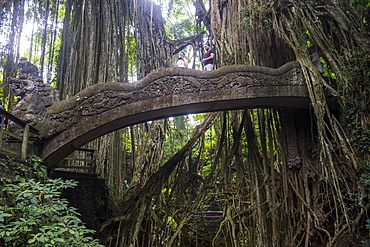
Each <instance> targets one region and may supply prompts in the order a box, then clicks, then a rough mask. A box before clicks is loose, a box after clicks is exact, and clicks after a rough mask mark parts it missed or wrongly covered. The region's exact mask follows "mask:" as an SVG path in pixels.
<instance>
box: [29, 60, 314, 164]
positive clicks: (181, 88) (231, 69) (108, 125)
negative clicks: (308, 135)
mask: <svg viewBox="0 0 370 247" xmlns="http://www.w3.org/2000/svg"><path fill="white" fill-rule="evenodd" d="M309 104H310V100H309V97H308V92H307V87H306V83H305V81H304V77H303V73H302V70H301V69H300V65H299V63H298V62H290V63H287V64H285V65H284V66H282V67H280V68H278V69H271V68H266V67H259V66H247V65H233V66H225V67H222V68H220V69H217V70H214V71H211V72H205V71H198V70H192V69H185V68H174V67H171V68H165V69H161V70H159V71H155V72H153V73H151V74H149V75H148V76H146V77H145V78H143V79H141V80H140V81H138V82H136V83H113V82H112V83H100V84H96V85H93V86H91V87H89V88H86V89H84V90H83V91H81V92H80V93H78V94H77V95H76V96H74V97H72V98H70V99H68V100H65V101H61V102H58V103H54V104H53V105H52V106H51V107H49V108H48V109H47V114H46V118H45V120H44V121H42V122H39V123H38V124H37V125H36V126H35V127H36V128H37V129H39V130H40V133H41V136H42V138H43V140H44V144H43V145H42V146H41V148H40V153H39V155H40V157H41V158H42V159H44V162H45V164H46V165H47V166H49V167H51V166H53V165H55V164H56V163H57V162H59V161H61V160H62V159H63V158H65V157H66V156H67V155H69V154H71V153H72V152H73V151H74V150H76V149H77V148H79V147H81V146H82V145H84V144H86V143H88V142H90V141H92V140H93V139H95V138H97V137H100V136H102V135H105V134H107V133H109V132H112V131H115V130H118V129H121V128H124V127H127V126H130V125H134V124H138V123H142V122H145V121H149V120H155V119H160V118H165V117H170V116H178V115H185V114H190V113H199V112H211V111H221V110H232V109H242V108H308V107H309Z"/></svg>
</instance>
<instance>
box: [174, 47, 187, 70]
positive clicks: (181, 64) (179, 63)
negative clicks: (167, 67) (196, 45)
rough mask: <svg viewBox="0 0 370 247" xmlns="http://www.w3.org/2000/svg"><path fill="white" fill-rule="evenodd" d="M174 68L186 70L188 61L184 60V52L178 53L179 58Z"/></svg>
mask: <svg viewBox="0 0 370 247" xmlns="http://www.w3.org/2000/svg"><path fill="white" fill-rule="evenodd" d="M175 67H183V68H187V67H188V61H186V58H185V52H183V51H182V52H180V56H179V58H178V59H176V63H175Z"/></svg>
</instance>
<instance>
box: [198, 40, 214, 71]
mask: <svg viewBox="0 0 370 247" xmlns="http://www.w3.org/2000/svg"><path fill="white" fill-rule="evenodd" d="M204 49H206V53H205V54H204V57H203V59H202V61H201V62H202V63H204V70H205V71H211V70H213V60H214V57H215V55H216V53H215V51H214V50H213V49H211V46H210V45H209V43H206V44H205V45H204Z"/></svg>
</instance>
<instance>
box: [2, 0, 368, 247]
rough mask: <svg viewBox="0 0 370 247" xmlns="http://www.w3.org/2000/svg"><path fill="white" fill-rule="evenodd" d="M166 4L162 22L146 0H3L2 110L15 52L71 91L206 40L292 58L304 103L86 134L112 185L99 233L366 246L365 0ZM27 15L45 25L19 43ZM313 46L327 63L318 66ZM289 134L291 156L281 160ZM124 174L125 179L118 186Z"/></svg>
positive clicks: (223, 61) (272, 59)
mask: <svg viewBox="0 0 370 247" xmlns="http://www.w3.org/2000/svg"><path fill="white" fill-rule="evenodd" d="M161 5H162V7H163V8H164V6H165V7H166V10H167V12H168V13H167V17H166V18H167V19H166V18H163V12H162V9H161V8H160V6H159V5H157V4H155V3H154V2H152V1H150V0H132V1H129V0H120V1H112V0H85V1H82V0H67V1H65V2H62V1H58V0H54V1H51V0H44V1H35V2H28V1H18V0H13V1H10V0H8V1H6V0H5V1H1V5H0V6H1V24H0V26H1V30H2V31H1V35H2V36H3V37H4V39H3V44H2V45H3V46H2V47H1V49H2V50H1V57H2V62H1V66H2V75H3V77H2V78H3V79H2V85H1V86H2V95H1V96H2V99H3V100H4V102H6V105H7V108H8V109H9V110H11V109H12V107H13V106H14V104H15V99H14V96H13V95H11V93H10V92H9V90H8V85H7V80H9V79H10V78H12V77H15V75H16V73H17V68H16V61H17V60H18V59H19V57H20V56H27V57H28V59H29V60H30V61H32V62H34V63H36V64H37V65H39V66H40V68H41V71H42V72H43V73H44V74H43V75H44V78H45V80H47V81H48V82H49V83H51V84H53V85H54V86H55V87H56V88H57V89H58V90H59V94H60V98H61V99H66V98H69V97H71V96H73V95H75V94H76V93H78V92H79V91H80V90H82V89H84V88H86V87H88V86H90V85H93V84H96V83H99V82H108V81H119V82H122V83H129V81H131V80H132V79H137V78H142V77H143V76H145V75H147V74H148V73H150V72H151V71H153V70H156V69H158V68H160V67H161V66H163V61H165V60H166V59H167V58H168V57H172V56H175V55H176V54H177V53H178V52H180V51H181V50H184V49H186V50H187V51H189V52H188V54H191V55H192V56H193V59H194V61H197V60H198V61H199V60H200V59H201V57H202V54H203V50H202V44H203V43H204V42H206V41H209V42H211V43H212V45H213V46H214V48H215V50H216V61H217V62H216V66H217V67H221V66H225V65H230V64H250V65H261V66H267V67H273V68H277V67H279V66H281V65H283V64H284V63H286V62H289V61H292V60H297V61H298V62H299V63H300V64H301V67H302V69H303V72H304V76H305V79H306V82H307V87H308V89H309V96H310V99H311V102H312V104H311V108H310V110H300V111H297V110H293V109H248V110H239V111H226V112H217V113H204V114H198V115H196V116H180V117H175V118H170V119H163V120H156V121H152V122H148V123H143V124H139V125H137V126H131V127H129V128H125V129H122V130H119V131H117V132H114V133H111V134H108V135H106V136H104V137H101V138H99V139H98V140H95V141H93V142H91V143H89V144H87V146H88V147H93V148H94V149H97V150H98V155H97V159H98V172H99V174H100V176H101V177H103V178H104V179H106V181H107V185H108V186H109V187H110V188H111V202H112V203H111V208H110V211H109V215H107V219H106V220H105V221H104V222H103V223H102V225H101V226H100V228H99V229H98V235H97V237H98V238H99V239H100V241H101V243H102V244H104V245H105V246H235V247H236V246H361V245H364V246H366V244H369V243H370V241H369V240H368V239H370V236H369V232H368V231H369V230H368V229H367V228H366V224H368V220H369V219H368V216H367V214H368V209H369V205H370V204H369V194H368V189H369V183H370V176H369V149H370V128H369V123H370V122H369V113H370V112H369V99H370V97H369V96H370V95H369V86H370V81H369V73H370V72H369V67H370V58H369V54H370V42H369V27H368V21H369V13H370V12H369V9H370V3H369V2H368V1H353V0H351V1H345V0H343V1H332V0H330V1H296V0H283V1H280V0H279V1H278V0H272V1H267V0H243V1H236V0H222V1H216V0H210V1H207V2H203V1H200V0H196V1H195V2H190V1H170V2H168V3H167V2H166V3H164V2H162V3H161ZM188 6H194V8H195V10H194V15H193V16H190V17H187V18H188V19H189V20H190V21H186V20H182V19H181V18H180V17H182V16H183V15H185V12H186V11H187V10H188V9H189V7H188ZM190 9H191V8H190ZM31 13H32V14H31ZM170 16H173V17H174V18H175V19H177V20H178V21H179V22H178V23H173V19H171V18H170ZM26 20H32V22H33V23H34V27H36V26H38V27H39V29H37V28H35V30H38V31H34V32H33V36H32V37H33V38H32V41H31V43H30V46H29V47H26V48H27V49H26V53H25V54H21V48H22V49H23V47H21V46H22V45H21V34H22V30H23V29H24V28H25V27H24V23H25V22H26ZM181 20H182V21H181ZM311 49H314V50H315V52H316V53H317V54H318V56H319V59H320V62H321V64H322V65H323V69H322V70H320V69H318V68H317V66H316V65H315V64H314V63H313V61H312V51H311ZM193 69H195V67H193ZM51 75H53V76H51ZM292 133H294V134H295V135H296V137H297V140H298V142H297V145H296V150H295V152H298V153H299V155H300V158H301V165H300V166H299V167H289V166H288V159H289V154H290V153H291V152H293V150H292V149H291V147H290V146H289V145H288V144H289V143H288V142H289V138H290V137H291V135H292ZM124 180H127V181H128V183H129V184H130V188H129V189H127V190H125V191H122V184H123V183H124ZM210 212H213V215H209V214H210ZM361 241H362V242H361Z"/></svg>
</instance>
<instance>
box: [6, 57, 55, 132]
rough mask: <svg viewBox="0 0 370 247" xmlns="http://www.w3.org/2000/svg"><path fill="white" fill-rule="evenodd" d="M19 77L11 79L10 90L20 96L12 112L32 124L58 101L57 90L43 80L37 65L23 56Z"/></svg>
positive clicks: (40, 118)
mask: <svg viewBox="0 0 370 247" xmlns="http://www.w3.org/2000/svg"><path fill="white" fill-rule="evenodd" d="M18 66H19V77H18V78H14V79H11V80H10V81H9V87H10V90H11V91H12V92H13V94H14V95H15V96H18V97H20V100H19V101H18V103H17V104H16V106H15V107H14V108H13V109H12V111H11V113H12V114H13V115H15V116H17V117H18V118H20V119H22V120H23V121H25V122H26V123H29V124H30V125H31V126H35V125H36V124H37V123H38V122H42V120H43V119H44V118H45V117H46V114H47V108H48V107H50V106H51V105H52V104H53V102H55V101H58V93H57V91H56V90H55V89H54V88H53V87H52V86H51V85H49V84H46V83H44V82H43V80H42V78H41V77H40V75H39V71H38V68H37V66H36V65H34V64H32V63H30V62H29V61H27V59H26V58H21V59H20V62H19V64H18Z"/></svg>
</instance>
